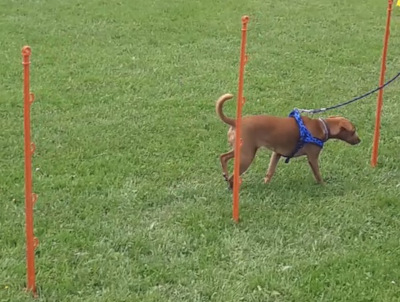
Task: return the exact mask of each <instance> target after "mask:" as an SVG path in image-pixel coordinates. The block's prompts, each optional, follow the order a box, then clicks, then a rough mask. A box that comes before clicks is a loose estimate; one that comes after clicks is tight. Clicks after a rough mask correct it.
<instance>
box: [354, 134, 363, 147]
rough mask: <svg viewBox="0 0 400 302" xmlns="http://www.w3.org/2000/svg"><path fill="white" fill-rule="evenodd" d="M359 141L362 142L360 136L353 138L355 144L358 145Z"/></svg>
mask: <svg viewBox="0 0 400 302" xmlns="http://www.w3.org/2000/svg"><path fill="white" fill-rule="evenodd" d="M359 143H361V138H359V137H358V136H357V137H356V138H355V139H354V140H353V145H358V144H359Z"/></svg>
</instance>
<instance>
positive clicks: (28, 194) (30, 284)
mask: <svg viewBox="0 0 400 302" xmlns="http://www.w3.org/2000/svg"><path fill="white" fill-rule="evenodd" d="M30 55H31V48H30V47H29V46H24V47H23V48H22V56H23V62H22V64H23V66H24V135H25V231H26V266H27V290H28V291H31V292H32V293H33V295H34V296H37V293H36V284H35V245H36V244H37V239H36V238H35V237H34V235H33V204H34V202H35V200H36V195H34V194H33V193H32V162H31V157H32V154H33V152H34V148H35V147H34V144H32V143H31V120H30V107H31V104H32V102H33V99H34V97H33V94H31V93H30V87H29V86H30V84H29V65H30V63H31V62H30Z"/></svg>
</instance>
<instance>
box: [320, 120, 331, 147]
mask: <svg viewBox="0 0 400 302" xmlns="http://www.w3.org/2000/svg"><path fill="white" fill-rule="evenodd" d="M318 120H319V121H320V122H321V124H322V128H324V133H325V139H324V142H326V141H327V140H328V139H329V136H330V135H331V132H330V131H329V127H328V124H327V123H326V121H325V120H324V119H323V118H319V119H318Z"/></svg>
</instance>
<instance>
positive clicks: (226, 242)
mask: <svg viewBox="0 0 400 302" xmlns="http://www.w3.org/2000/svg"><path fill="white" fill-rule="evenodd" d="M349 2H350V3H349ZM378 2H381V3H378ZM244 14H248V15H249V16H250V23H249V31H248V54H249V59H250V60H249V63H248V65H247V66H246V74H245V96H246V98H247V100H248V101H247V103H246V105H245V107H244V112H245V113H246V114H255V113H270V114H274V115H280V116H285V115H287V114H288V113H289V112H290V110H292V109H293V107H303V108H314V107H325V106H327V105H331V104H336V103H338V102H342V101H345V100H348V99H350V98H352V97H354V96H356V95H359V94H361V93H364V92H366V91H368V90H369V89H372V88H375V87H376V86H377V83H378V77H379V69H380V56H381V48H382V38H383V32H384V25H385V18H386V2H385V1H374V0H366V1H345V0H331V1H317V0H308V1H306V0H300V1H271V0H269V1H261V0H250V1H232V0H230V1H210V0H202V1H199V0H196V1H183V0H175V1H162V0H135V1H128V0H122V1H119V2H117V1H100V0H88V1H76V0H71V1H60V0H54V1H39V0H37V1H21V0H19V1H6V0H0V50H1V51H0V53H1V68H0V173H1V174H0V177H1V178H0V179H1V180H0V202H1V210H0V231H1V233H0V301H12V302H14V301H16V302H22V301H30V300H31V297H30V295H28V294H26V293H25V292H24V291H23V289H24V287H25V280H26V276H25V238H24V185H23V128H22V125H23V122H22V108H23V107H22V89H21V88H22V65H21V48H22V46H23V45H26V44H28V45H30V46H31V47H32V59H31V61H32V67H31V68H32V91H33V92H34V93H35V94H36V101H35V103H34V104H33V106H32V138H33V140H34V142H35V143H36V154H35V156H34V160H33V171H34V173H33V177H34V191H35V192H36V193H37V194H38V195H39V199H38V201H37V204H36V206H35V235H36V236H37V237H38V238H39V240H40V246H39V248H38V249H37V250H36V268H37V284H38V288H39V293H40V299H39V301H52V302H53V301H96V302H98V301H145V302H147V301H296V302H299V301H305V302H310V301H335V302H336V301H352V302H354V301H400V237H399V228H400V219H399V213H400V170H399V159H400V157H399V144H400V136H399V131H398V129H399V128H398V120H399V116H400V97H399V94H400V88H399V87H400V86H399V82H395V83H394V84H392V85H391V86H390V87H388V88H387V89H386V90H385V100H384V110H383V117H382V137H381V145H380V150H379V151H380V155H379V166H378V168H376V169H373V168H371V167H370V165H369V159H370V153H371V145H372V133H373V128H374V112H375V100H376V98H375V97H376V96H372V97H369V98H368V99H365V100H363V101H360V102H359V103H356V104H353V105H351V106H348V107H345V108H343V109H340V110H336V111H332V112H330V113H328V114H327V115H337V114H340V115H344V116H346V117H348V118H350V119H351V120H352V121H353V122H354V123H355V124H356V125H357V128H358V129H359V133H360V135H361V137H362V139H363V141H362V143H361V145H359V146H356V147H351V146H348V145H345V144H344V143H342V142H335V141H332V142H329V143H328V144H327V145H326V147H325V150H324V151H323V153H322V156H321V158H320V160H321V172H322V175H323V177H324V178H325V180H326V182H327V184H326V185H325V186H318V185H316V184H314V181H313V177H312V173H311V171H310V169H309V167H308V164H307V162H306V161H305V159H298V160H293V161H291V163H290V164H289V165H285V164H284V163H280V164H279V165H278V170H277V174H276V175H275V177H274V179H273V181H272V183H271V184H270V185H267V186H266V185H264V184H263V182H262V181H263V177H264V174H265V171H266V168H267V165H268V156H269V152H260V154H259V156H258V157H257V160H256V161H255V163H254V164H253V165H252V166H251V168H250V170H249V171H248V173H246V175H245V176H244V177H243V185H242V190H241V207H240V210H241V212H240V216H241V222H240V223H239V224H238V225H235V224H234V223H233V222H232V220H231V194H230V193H229V192H228V190H227V188H226V184H225V183H224V181H223V179H222V177H221V170H220V166H219V159H218V156H219V154H221V153H223V152H226V151H227V150H228V146H227V142H226V130H227V126H226V125H224V124H223V123H222V122H221V121H220V120H219V119H218V118H217V117H216V115H215V112H214V111H215V109H214V105H215V100H216V99H217V98H218V97H219V96H220V95H222V94H223V93H227V92H231V93H235V94H236V89H237V88H236V87H237V76H238V75H237V72H238V58H239V45H240V28H241V21H240V18H241V16H242V15H244ZM399 58H400V11H399V8H398V7H395V8H394V11H393V19H392V31H391V41H390V46H389V54H388V65H387V78H389V77H391V76H393V75H395V74H396V73H397V72H399V71H400V59H399ZM234 110H235V105H234V102H231V103H229V104H228V105H227V106H226V111H227V113H228V114H229V115H231V116H233V115H234ZM323 116H325V115H323Z"/></svg>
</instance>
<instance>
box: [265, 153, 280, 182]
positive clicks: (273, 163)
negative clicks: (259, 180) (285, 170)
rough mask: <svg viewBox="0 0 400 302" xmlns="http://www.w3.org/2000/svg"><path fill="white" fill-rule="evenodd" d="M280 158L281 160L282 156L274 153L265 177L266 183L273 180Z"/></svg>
mask: <svg viewBox="0 0 400 302" xmlns="http://www.w3.org/2000/svg"><path fill="white" fill-rule="evenodd" d="M280 158H281V155H280V154H278V153H276V152H273V153H272V155H271V159H270V161H269V166H268V170H267V174H266V175H265V178H264V183H269V182H270V181H271V178H272V176H273V175H274V173H275V170H276V166H277V164H278V162H279V159H280Z"/></svg>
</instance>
